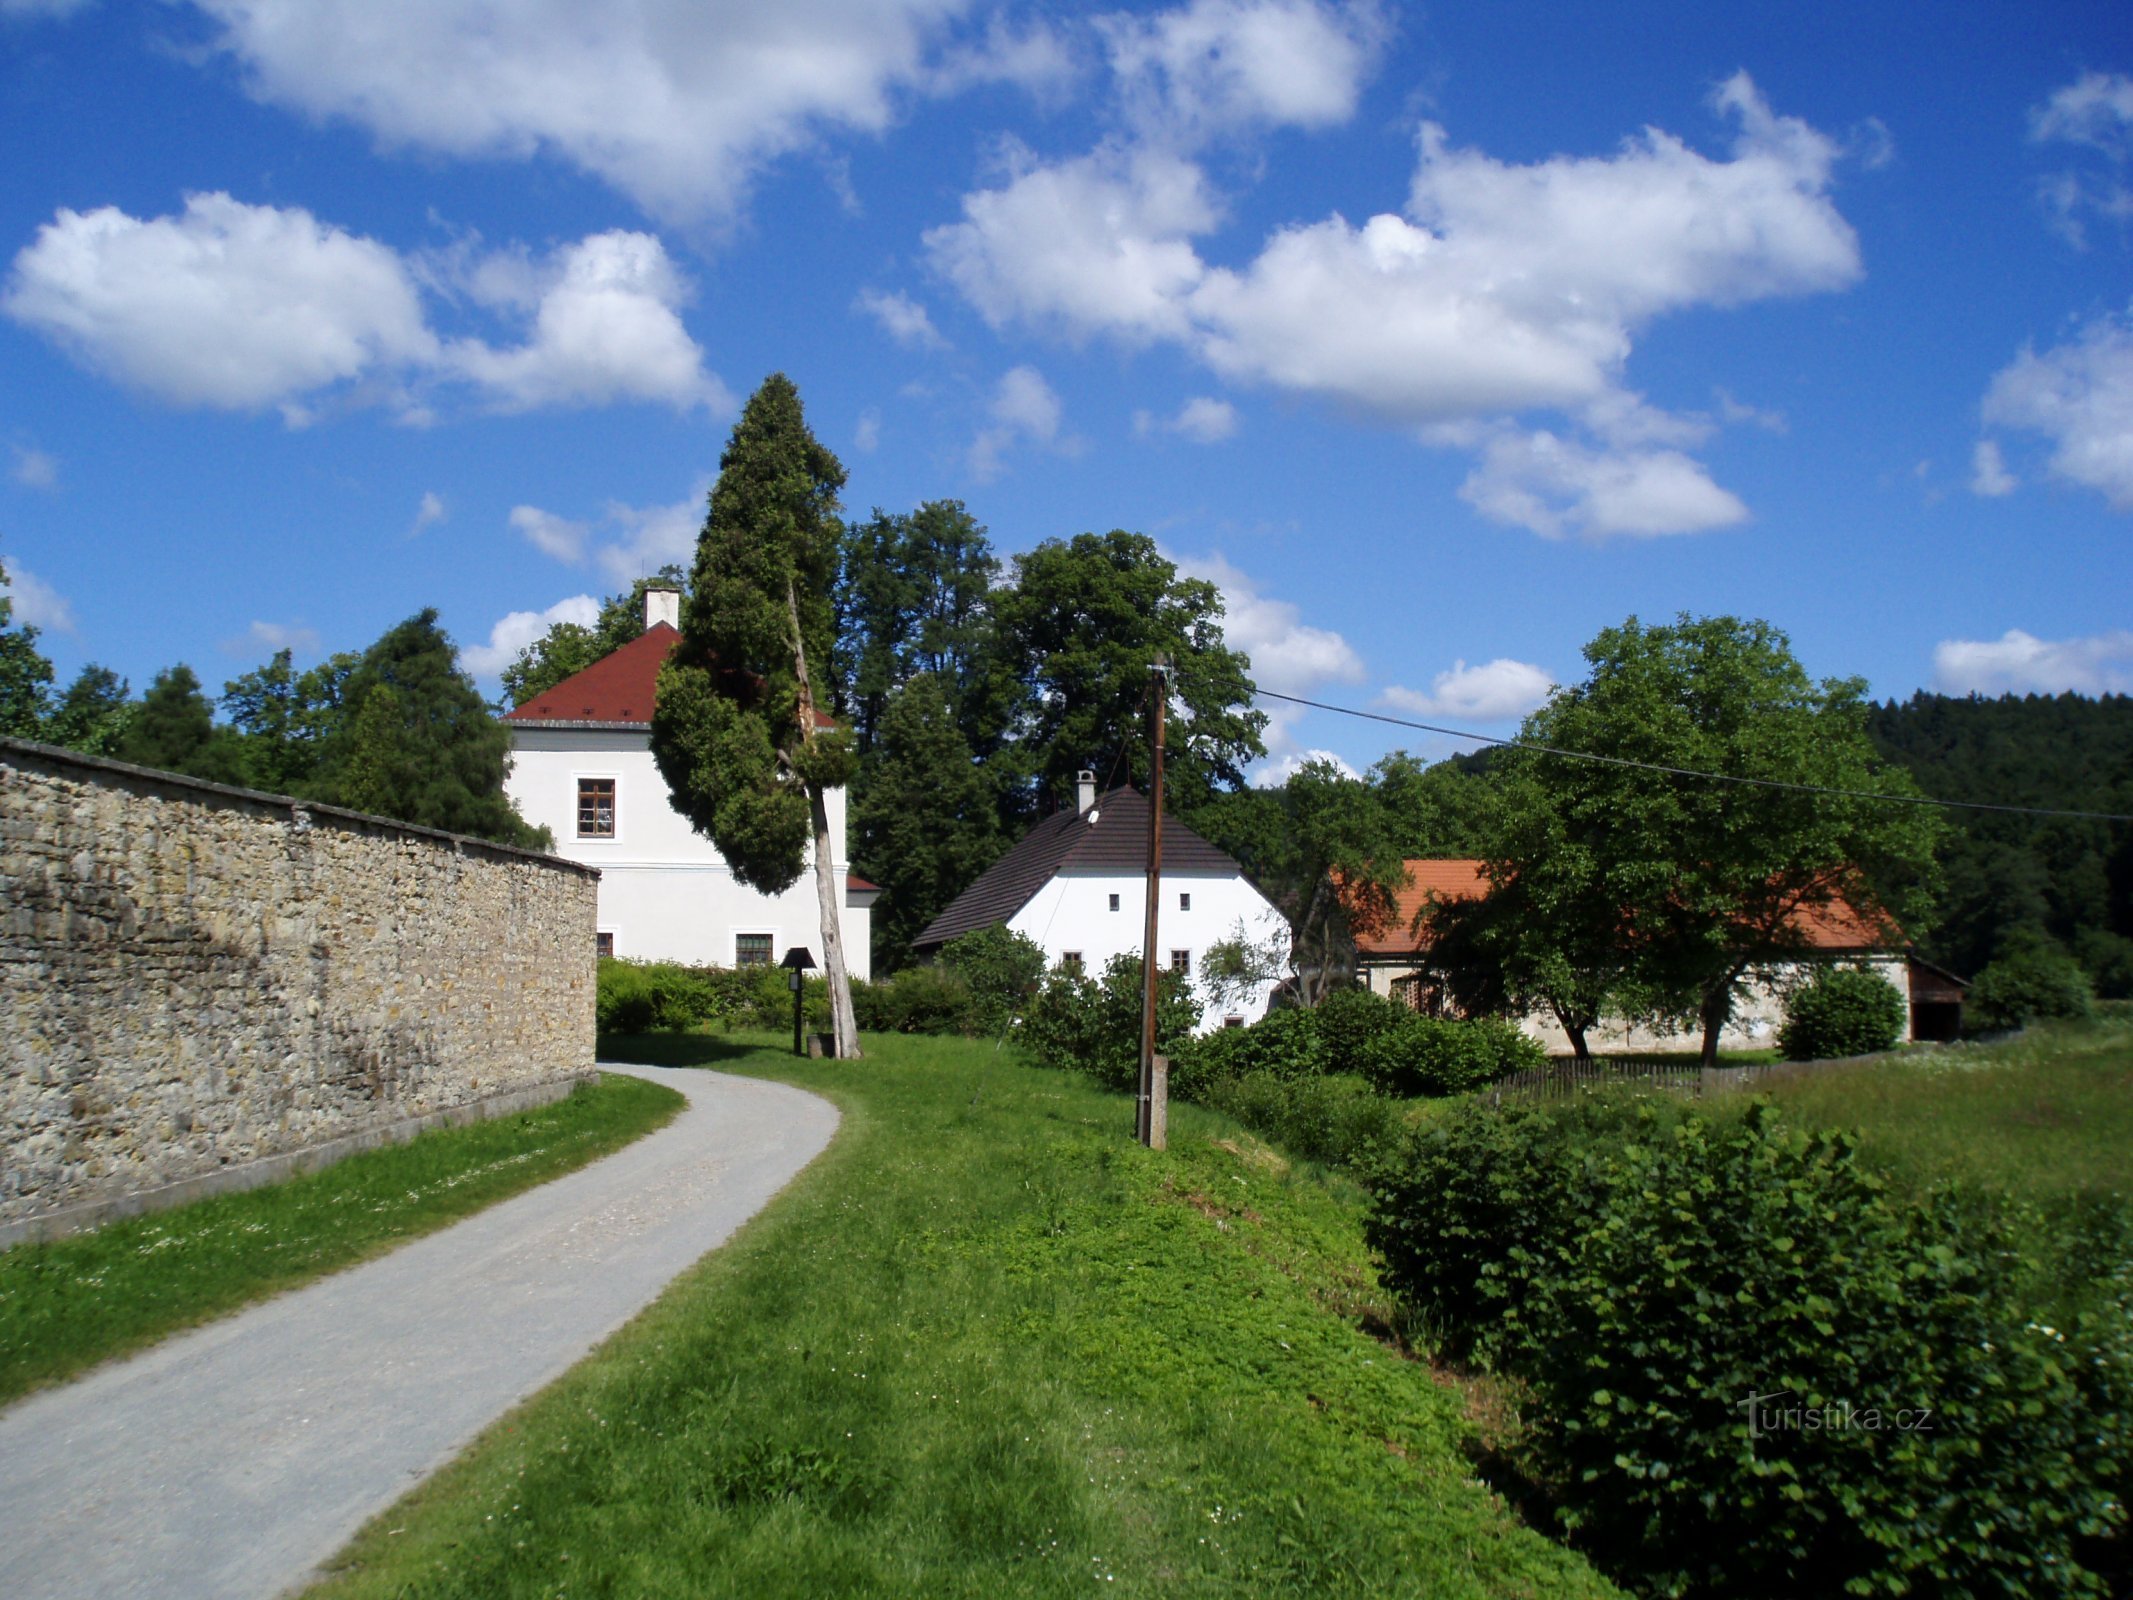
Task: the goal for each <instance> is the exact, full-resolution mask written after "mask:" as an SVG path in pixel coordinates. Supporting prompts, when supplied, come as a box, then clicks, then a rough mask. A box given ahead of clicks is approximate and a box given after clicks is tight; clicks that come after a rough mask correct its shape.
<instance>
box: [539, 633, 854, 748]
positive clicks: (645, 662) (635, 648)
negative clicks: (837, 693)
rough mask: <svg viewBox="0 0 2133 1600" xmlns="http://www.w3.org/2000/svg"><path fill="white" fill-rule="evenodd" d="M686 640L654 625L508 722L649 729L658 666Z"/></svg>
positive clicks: (819, 719) (822, 718) (828, 721)
mask: <svg viewBox="0 0 2133 1600" xmlns="http://www.w3.org/2000/svg"><path fill="white" fill-rule="evenodd" d="M679 643H681V635H680V634H679V633H678V632H676V631H675V629H674V628H673V627H672V625H670V624H668V623H664V622H660V623H655V624H653V625H652V626H651V627H649V628H647V629H645V631H644V632H643V633H641V634H639V635H638V636H637V637H636V638H635V639H632V640H631V641H630V642H629V643H628V644H626V645H624V646H623V647H622V648H621V649H619V650H616V651H613V652H612V653H610V654H608V655H604V656H602V657H601V658H600V659H599V660H598V661H595V662H594V663H593V664H592V665H591V666H589V667H587V668H586V669H585V670H584V671H583V672H574V673H572V674H571V675H570V676H569V677H567V678H565V679H564V680H563V681H562V682H561V683H559V684H557V685H556V686H555V687H554V688H553V689H545V690H543V691H542V692H541V693H539V694H537V695H535V696H534V697H533V698H532V699H531V700H528V701H527V702H526V703H525V704H524V705H522V706H519V707H517V708H516V709H515V710H511V711H507V712H505V713H504V720H505V721H506V722H561V723H586V722H590V723H599V724H602V725H604V726H607V727H620V728H648V727H650V726H651V725H652V697H653V695H655V694H656V693H657V692H658V688H659V669H660V668H661V667H662V666H664V665H665V664H666V659H667V657H668V655H670V654H671V653H672V652H673V649H674V647H675V646H676V645H677V644H679ZM815 726H816V727H818V728H833V727H835V726H836V719H834V718H833V717H829V716H827V715H825V714H824V713H822V712H820V711H817V712H816V713H815Z"/></svg>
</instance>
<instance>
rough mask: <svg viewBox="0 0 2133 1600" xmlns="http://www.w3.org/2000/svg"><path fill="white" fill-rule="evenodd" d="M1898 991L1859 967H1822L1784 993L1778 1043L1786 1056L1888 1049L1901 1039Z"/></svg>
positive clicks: (1830, 1055) (1798, 1058) (1819, 1058)
mask: <svg viewBox="0 0 2133 1600" xmlns="http://www.w3.org/2000/svg"><path fill="white" fill-rule="evenodd" d="M1903 1019H1904V1004H1903V996H1902V995H1900V994H1898V993H1897V992H1896V986H1895V985H1894V984H1892V983H1890V982H1889V981H1888V979H1886V978H1884V977H1883V976H1882V975H1881V974H1880V973H1878V972H1874V971H1872V970H1870V969H1868V968H1864V967H1823V968H1821V969H1819V970H1818V971H1817V972H1816V973H1815V975H1814V979H1813V981H1812V982H1809V983H1806V984H1803V985H1802V986H1801V987H1800V988H1797V989H1795V990H1793V992H1792V993H1791V994H1790V995H1788V996H1787V997H1786V1000H1785V1023H1784V1026H1783V1027H1781V1028H1779V1029H1778V1048H1779V1049H1780V1050H1782V1051H1783V1052H1784V1053H1785V1059H1786V1060H1787V1061H1825V1060H1829V1059H1832V1058H1834V1057H1838V1056H1864V1055H1872V1054H1873V1053H1874V1052H1876V1051H1878V1050H1893V1049H1895V1048H1896V1045H1897V1043H1898V1041H1900V1040H1901V1039H1902V1038H1903Z"/></svg>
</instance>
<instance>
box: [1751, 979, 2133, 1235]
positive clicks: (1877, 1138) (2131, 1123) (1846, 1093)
mask: <svg viewBox="0 0 2133 1600" xmlns="http://www.w3.org/2000/svg"><path fill="white" fill-rule="evenodd" d="M1755 1089H1756V1091H1757V1092H1758V1093H1761V1094H1767V1095H1769V1096H1770V1097H1771V1098H1772V1099H1773V1100H1775V1101H1777V1103H1778V1104H1779V1105H1780V1106H1782V1107H1783V1108H1784V1109H1785V1110H1786V1111H1787V1112H1789V1113H1791V1114H1792V1115H1794V1116H1796V1117H1799V1118H1801V1119H1803V1120H1806V1121H1809V1122H1814V1123H1817V1124H1820V1125H1823V1126H1829V1127H1842V1128H1850V1129H1853V1130H1855V1131H1856V1132H1857V1133H1858V1134H1859V1136H1860V1142H1861V1144H1862V1145H1863V1147H1864V1148H1865V1151H1866V1153H1867V1154H1868V1156H1869V1157H1871V1158H1872V1159H1873V1160H1874V1161H1875V1162H1876V1163H1877V1164H1880V1165H1882V1166H1885V1167H1887V1168H1888V1169H1889V1170H1890V1171H1891V1172H1893V1173H1894V1174H1896V1175H1897V1176H1898V1177H1899V1178H1903V1179H1907V1180H1910V1181H1915V1182H1930V1181H1933V1180H1936V1179H1953V1180H1957V1181H1961V1182H1965V1183H1971V1184H1976V1185H1978V1186H1980V1187H1984V1188H1989V1189H1994V1190H2000V1191H2004V1192H2008V1193H2016V1194H2021V1195H2024V1196H2026V1197H2029V1198H2032V1199H2038V1198H2044V1197H2048V1196H2053V1195H2067V1194H2073V1193H2076V1192H2080V1191H2106V1192H2113V1193H2120V1194H2126V1193H2133V1019H2127V1018H2123V1017H2116V1018H2110V1019H2104V1020H2099V1021H2095V1022H2086V1023H2041V1024H2038V1025H2037V1026H2035V1027H2032V1028H2030V1029H2028V1030H2027V1031H2026V1032H2023V1033H2021V1034H2018V1035H2016V1036H2015V1037H2013V1038H2010V1039H2003V1040H1999V1041H1997V1042H1995V1043H1991V1044H1961V1045H1922V1046H1919V1047H1917V1048H1915V1049H1909V1050H1905V1051H1903V1052H1901V1053H1899V1054H1897V1055H1893V1056H1890V1057H1887V1058H1886V1059H1884V1060H1881V1061H1876V1062H1872V1063H1869V1064H1865V1065H1860V1066H1849V1065H1846V1066H1838V1067H1830V1068H1825V1069H1822V1070H1818V1071H1803V1072H1800V1073H1797V1074H1789V1073H1780V1074H1774V1075H1772V1076H1771V1077H1769V1078H1766V1079H1763V1080H1760V1081H1759V1082H1757V1083H1756V1085H1755Z"/></svg>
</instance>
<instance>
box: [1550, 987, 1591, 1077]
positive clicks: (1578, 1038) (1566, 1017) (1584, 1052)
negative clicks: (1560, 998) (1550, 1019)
mask: <svg viewBox="0 0 2133 1600" xmlns="http://www.w3.org/2000/svg"><path fill="white" fill-rule="evenodd" d="M1549 1004H1550V1006H1551V1008H1552V1009H1553V1010H1554V1012H1555V1020H1556V1021H1557V1022H1560V1023H1561V1024H1562V1025H1563V1035H1564V1037H1565V1038H1567V1039H1569V1041H1570V1059H1571V1060H1573V1061H1575V1062H1576V1063H1577V1064H1578V1065H1579V1066H1581V1067H1583V1066H1588V1065H1590V1064H1591V1062H1592V1051H1591V1050H1590V1049H1589V1048H1588V1047H1587V1046H1586V1043H1585V1019H1584V1017H1583V1016H1582V1015H1574V1014H1573V1013H1571V1012H1570V1011H1568V1010H1567V1009H1565V1008H1564V1007H1562V1006H1560V1005H1556V1004H1555V1003H1554V1002H1553V1001H1550V1002H1549Z"/></svg>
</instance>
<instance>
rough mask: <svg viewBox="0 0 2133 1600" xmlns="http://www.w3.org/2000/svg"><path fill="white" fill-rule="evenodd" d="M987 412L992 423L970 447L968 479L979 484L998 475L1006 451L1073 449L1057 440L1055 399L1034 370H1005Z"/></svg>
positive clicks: (1021, 367)
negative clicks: (1030, 446)
mask: <svg viewBox="0 0 2133 1600" xmlns="http://www.w3.org/2000/svg"><path fill="white" fill-rule="evenodd" d="M988 409H989V412H990V415H991V417H992V421H991V423H990V424H989V425H987V426H986V427H984V428H981V429H980V430H979V431H978V436H977V438H976V439H975V440H973V441H972V442H971V446H970V471H971V475H972V476H973V477H975V478H977V480H978V481H979V482H981V483H988V482H990V481H991V480H992V479H994V478H997V477H998V476H999V475H1000V472H1001V470H1002V468H1003V466H1004V465H1005V457H1006V455H1007V453H1008V451H1010V450H1012V449H1014V448H1015V446H1016V445H1018V444H1024V443H1028V444H1036V445H1044V446H1049V447H1052V448H1057V449H1071V448H1072V447H1073V441H1071V440H1063V439H1061V437H1060V433H1059V426H1060V421H1061V417H1062V412H1061V409H1060V405H1059V396H1058V395H1057V394H1056V393H1055V392H1054V391H1053V389H1052V386H1051V385H1050V384H1049V383H1046V382H1045V381H1044V374H1043V373H1041V372H1039V371H1038V370H1037V369H1036V368H1035V367H1031V366H1019V367H1010V368H1008V370H1007V371H1006V372H1005V373H1004V374H1002V375H1001V378H1000V385H999V387H998V388H997V389H995V390H994V391H993V397H992V403H991V406H990V407H989V408H988Z"/></svg>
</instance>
